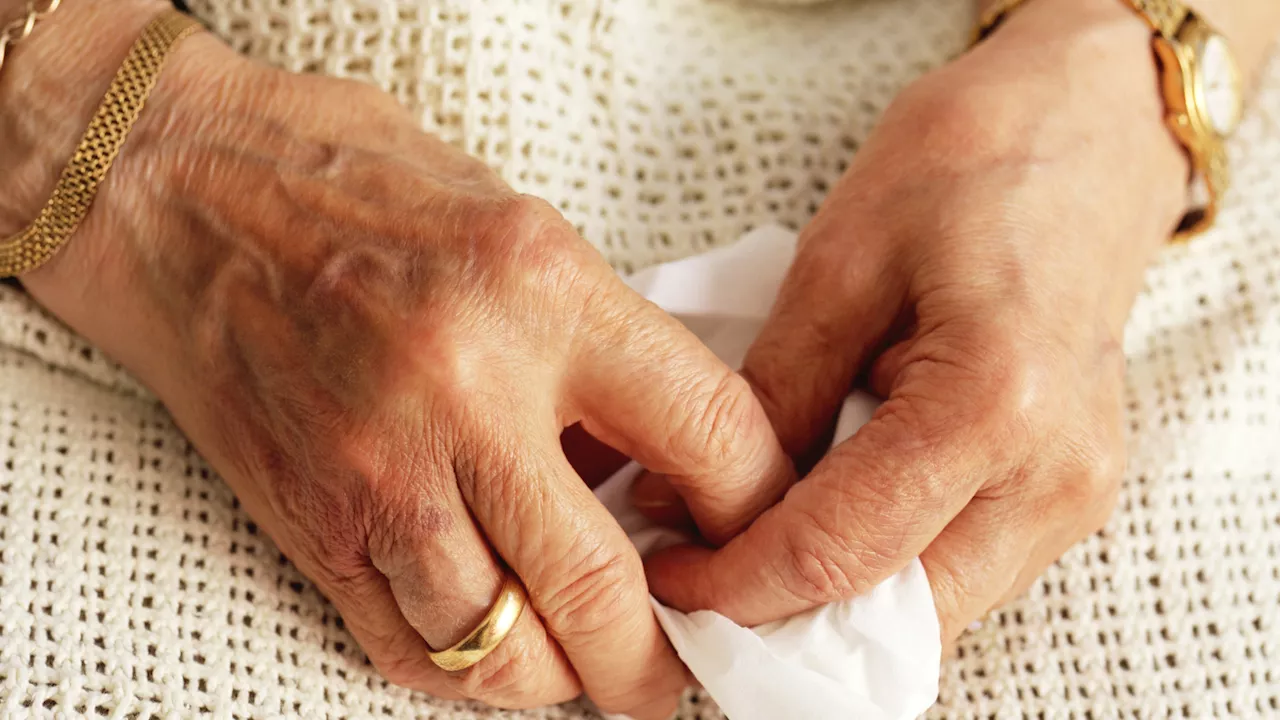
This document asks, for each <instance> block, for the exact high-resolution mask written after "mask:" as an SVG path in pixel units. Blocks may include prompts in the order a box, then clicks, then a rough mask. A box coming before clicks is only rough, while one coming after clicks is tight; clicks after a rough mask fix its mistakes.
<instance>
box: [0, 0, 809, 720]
mask: <svg viewBox="0 0 1280 720" xmlns="http://www.w3.org/2000/svg"><path fill="white" fill-rule="evenodd" d="M74 6H75V5H74V4H73V5H72V7H74ZM87 7H98V8H99V10H98V12H102V11H101V9H100V6H93V5H92V4H91V5H90V6H87ZM148 7H150V6H148ZM152 9H153V10H154V8H153V7H152ZM80 12H82V13H84V12H90V11H85V10H80ZM68 17H71V13H70V12H68ZM68 22H69V21H68ZM144 22H145V20H144ZM50 31H52V28H50ZM68 32H69V31H68ZM50 34H51V35H53V34H54V33H52V32H50ZM132 36H134V37H136V33H135V34H134V35H132ZM60 41H61V42H64V43H66V42H69V41H70V40H69V38H67V37H63V38H61V39H60ZM32 52H34V51H32ZM21 61H22V57H21V56H19V57H16V58H15V59H14V60H13V62H14V63H15V64H16V63H18V62H21ZM116 62H118V58H117V60H116ZM112 67H114V65H112ZM83 119H84V120H85V121H87V117H85V118H83ZM77 127H80V128H83V127H84V123H80V124H79V125H77ZM16 146H17V147H21V146H24V145H21V144H19V145H16ZM65 158H66V155H65V154H64V155H62V156H61V158H60V159H59V160H58V163H57V164H54V165H53V167H52V170H49V171H48V172H51V173H53V172H56V170H57V165H58V164H60V163H61V162H65ZM10 159H12V158H10ZM0 161H7V160H6V158H3V157H0ZM30 165H31V164H30V163H20V164H19V166H20V167H29V166H30ZM51 177H52V175H51V174H50V175H49V176H48V177H37V178H32V179H30V182H28V183H26V184H24V185H23V187H39V186H41V185H42V184H43V185H44V186H45V187H44V192H47V191H48V189H49V188H50V187H51V184H52V180H51ZM31 199H32V200H33V201H34V204H33V206H31V207H29V214H28V216H27V217H28V218H29V217H33V216H34V214H35V212H36V210H37V209H38V207H39V202H40V201H41V200H42V198H40V199H37V198H36V197H35V195H34V194H33V195H32V198H31ZM2 221H3V215H0V222H2ZM15 230H17V228H16V227H4V228H0V233H8V232H11V231H15ZM24 282H25V283H26V285H27V287H28V288H29V289H30V291H31V292H32V294H33V295H35V297H36V298H37V299H38V300H40V301H41V302H42V303H43V304H45V305H46V306H47V307H48V308H49V309H50V310H52V311H53V312H54V313H55V314H57V315H58V316H60V317H61V318H63V319H64V320H65V321H66V322H67V323H68V324H70V325H71V326H73V327H74V328H76V329H77V330H79V331H80V332H82V333H84V334H85V335H86V336H88V337H89V338H90V339H91V340H92V341H94V342H95V343H97V344H98V345H99V346H100V347H102V348H103V349H104V350H105V351H107V352H108V353H109V354H111V355H112V356H114V357H115V358H117V359H118V360H120V361H121V362H122V363H123V364H124V365H125V366H126V367H128V368H130V369H131V370H132V371H133V372H135V373H136V374H137V375H138V376H139V377H140V378H141V379H142V380H143V381H144V382H145V383H147V385H148V386H149V387H151V388H152V389H153V390H154V391H155V392H156V394H157V395H158V396H159V397H160V398H161V399H162V400H163V401H164V403H165V404H166V406H167V407H168V408H169V410H170V411H171V412H172V414H173V416H174V418H175V419H176V420H177V422H178V424H179V425H180V426H181V427H182V428H183V430H184V431H185V432H186V433H187V434H188V435H189V437H190V438H191V440H192V441H193V443H194V444H195V446H196V447H197V448H198V449H199V450H200V451H201V452H202V453H203V454H204V456H205V457H206V458H208V459H209V461H210V462H211V463H212V465H213V466H214V467H215V468H216V469H217V470H218V471H219V472H220V473H221V474H222V475H223V477H225V478H226V480H227V482H228V483H230V485H231V486H232V488H233V489H234V490H235V492H236V494H237V495H238V496H239V498H240V500H241V502H242V503H243V504H244V506H245V508H246V509H247V510H248V512H249V513H250V514H251V515H252V516H253V517H254V518H255V519H256V520H257V521H258V522H259V523H260V524H261V526H262V527H263V528H264V529H266V531H267V532H268V533H269V534H270V535H271V537H272V538H273V539H274V540H275V542H276V543H277V544H278V545H279V546H280V548H281V549H282V550H283V551H284V552H285V553H286V554H288V556H289V557H290V558H291V559H292V560H293V561H294V562H295V563H296V564H297V566H298V567H299V568H300V569H301V570H302V571H303V572H304V573H306V574H307V575H308V576H309V577H311V578H312V579H313V580H314V581H315V582H316V583H317V585H318V586H319V587H320V589H321V590H322V591H323V592H324V593H325V594H326V595H327V596H328V597H329V598H330V600H332V601H333V603H334V604H335V605H336V606H337V608H338V610H339V611H340V612H341V613H342V615H343V618H344V620H345V623H346V625H347V627H348V628H350V630H351V631H352V633H353V634H354V635H355V637H356V638H357V640H358V641H359V642H360V644H361V645H362V647H363V648H364V650H365V651H366V652H367V653H368V655H369V656H370V658H371V659H372V661H373V662H374V664H375V665H376V666H377V667H378V668H379V669H380V670H381V671H382V672H383V673H384V674H385V675H386V676H387V677H388V678H389V679H391V680H392V681H393V682H396V683H398V684H402V685H406V686H408V687H412V688H417V689H421V690H425V691H427V692H429V693H431V694H433V695H437V696H440V697H444V698H463V697H466V698H476V699H479V700H482V701H484V702H486V703H489V704H492V705H497V706H501V707H527V706H538V705H544V704H549V703H555V702H560V701H564V700H568V699H570V698H573V697H575V696H577V695H578V694H579V692H581V691H582V690H583V689H585V690H586V692H587V693H588V694H589V695H590V696H591V697H592V698H593V699H594V700H595V701H596V703H597V704H598V705H599V706H600V707H601V708H602V709H603V710H605V711H607V712H622V713H627V714H631V715H634V716H637V717H658V716H662V715H665V714H667V713H669V712H670V711H671V710H672V709H673V708H674V707H675V702H676V699H677V696H678V693H679V691H680V690H681V689H682V688H683V687H684V685H685V676H684V672H683V668H682V667H681V665H680V662H679V661H678V659H677V658H676V656H675V654H674V653H673V651H672V649H671V647H670V645H669V644H668V643H667V641H666V639H665V637H664V635H663V634H662V632H661V630H660V629H659V627H658V625H657V623H656V622H655V619H654V616H653V613H652V611H651V609H650V606H649V602H648V591H647V587H646V584H645V578H644V574H643V569H642V566H641V562H640V558H639V557H638V556H637V554H636V552H635V550H634V548H633V547H632V546H631V544H630V542H629V541H628V540H627V537H626V535H625V534H624V533H623V532H622V530H621V529H620V528H619V527H618V526H617V524H616V523H615V522H614V521H613V519H612V518H611V517H610V516H609V513H608V512H606V511H605V509H604V508H603V507H602V506H601V505H600V504H599V503H598V502H597V501H596V499H595V498H594V496H593V495H592V494H591V492H590V490H589V489H588V488H587V487H586V485H585V484H584V483H583V482H582V480H581V478H579V477H578V476H577V475H576V474H575V472H574V471H573V469H572V467H571V466H570V465H569V463H568V462H567V460H566V458H565V456H564V453H563V452H562V450H561V447H560V443H559V438H560V435H561V432H562V431H563V430H564V429H565V428H566V427H569V426H572V425H574V424H576V423H581V424H582V426H583V428H585V429H586V430H587V431H588V432H589V433H591V434H592V435H593V436H594V437H596V438H597V439H599V440H601V441H603V442H604V443H607V444H608V445H611V446H613V447H615V448H617V449H618V450H620V451H622V452H623V453H625V454H627V455H629V456H632V457H634V458H636V459H637V460H639V461H640V462H641V463H643V464H644V465H645V466H646V467H647V468H649V469H650V470H653V471H655V472H660V473H664V474H667V475H669V476H671V477H672V479H673V480H674V482H675V483H676V485H677V487H678V488H679V490H680V491H681V492H682V494H683V495H684V497H685V499H686V501H687V502H688V503H689V505H690V508H691V510H692V512H693V514H694V516H695V518H696V520H697V521H698V523H699V526H700V528H701V530H702V531H703V532H704V534H706V535H707V536H708V537H709V538H711V539H712V540H721V539H727V538H728V537H731V536H732V535H734V534H735V533H737V532H738V531H740V530H741V529H742V528H743V527H745V525H746V524H748V523H749V522H750V521H751V520H752V519H753V518H754V517H755V516H756V515H757V514H758V513H759V512H761V511H762V510H763V509H765V508H766V507H768V506H769V505H771V504H772V503H774V502H775V501H776V500H777V499H778V497H779V496H780V495H781V494H782V493H783V492H784V491H785V488H786V487H787V486H788V485H789V484H790V482H791V481H792V479H793V477H792V473H793V470H792V468H791V464H790V461H789V460H788V459H787V457H786V455H785V454H784V453H783V452H782V449H781V447H780V446H779V444H778V441H777V440H776V438H775V436H774V433H773V431H772V430H771V428H770V425H769V421H768V419H767V417H766V416H765V414H764V411H763V410H762V408H761V407H760V405H759V404H758V403H757V402H756V400H755V398H754V396H753V395H752V393H751V391H750V389H749V387H748V386H747V384H746V383H745V382H744V381H743V380H742V379H741V378H740V377H739V376H738V375H736V374H735V373H733V372H732V371H731V370H730V369H729V368H728V367H726V366H724V365H723V364H722V363H720V362H719V361H718V360H717V359H716V358H715V357H714V356H712V355H711V353H710V352H709V351H708V350H706V349H705V348H704V347H703V346H702V345H701V344H700V343H698V342H697V340H696V339H695V338H694V337H693V336H692V335H691V334H690V333H689V332H688V331H686V330H685V329H684V328H683V327H682V326H681V325H680V324H679V323H677V322H676V321H675V320H673V319H672V318H670V317H669V316H667V315H666V314H665V313H663V312H661V311H660V310H659V309H658V308H656V307H654V306H653V305H652V304H650V303H647V302H646V301H644V300H643V299H642V298H641V297H639V296H638V295H636V294H635V293H633V292H632V291H630V290H629V289H627V288H626V287H625V285H624V284H623V283H622V282H621V281H620V280H619V279H618V278H617V276H616V275H615V274H614V272H613V271H612V270H611V269H610V267H609V266H608V264H607V263H605V262H604V260H603V259H602V258H601V257H600V255H599V254H598V253H597V252H596V251H595V250H594V249H593V248H592V247H591V246H590V245H588V244H587V243H586V242H584V241H583V240H582V239H581V238H579V237H578V236H577V235H576V234H575V232H574V230H573V228H572V227H571V226H570V225H569V224H568V223H567V222H565V221H564V220H563V219H562V218H561V217H560V216H559V215H558V214H557V213H556V212H555V211H554V210H552V209H551V208H550V207H549V206H547V205H546V204H544V203H542V202H540V201H537V200H533V199H530V198H528V197H523V196H520V195H518V194H516V193H515V192H513V191H512V190H511V189H510V188H509V187H507V186H506V185H505V184H503V182H502V181H501V180H500V179H499V178H498V177H497V176H495V175H494V174H493V173H491V172H490V171H489V170H488V169H487V168H486V167H485V166H484V165H482V164H481V163H479V162H477V161H475V160H472V159H471V158H468V157H466V156H464V155H462V154H460V153H459V152H457V151H455V150H453V149H451V148H450V147H448V146H447V145H445V144H444V143H442V142H440V141H438V140H436V139H434V138H431V137H429V136H427V135H424V134H422V133H421V132H419V130H418V129H417V128H416V127H415V125H414V123H413V121H412V120H411V118H410V117H409V115H408V114H407V113H406V112H404V111H403V110H402V109H401V108H399V107H398V106H397V105H396V104H395V103H394V102H393V101H392V100H391V99H390V98H388V97H387V96H386V95H384V94H382V93H381V92H378V91H376V90H373V89H370V88H368V87H365V86H361V85H357V84H354V83H350V82H344V81H338V80H333V79H326V78H319V77H306V76H295V75H289V74H285V73H283V72H279V71H276V70H273V69H269V68H266V67H262V66H257V65H254V64H251V63H249V62H248V61H246V60H243V59H241V58H238V57H237V56H235V55H234V54H233V53H231V52H230V51H229V50H228V49H226V48H224V47H222V46H221V45H219V44H218V43H217V42H216V41H215V40H214V39H213V38H212V37H210V36H208V35H204V36H197V37H195V38H192V39H190V40H188V41H187V42H186V43H184V44H183V45H182V46H180V47H179V49H178V50H177V51H176V53H175V54H174V55H173V56H172V59H171V61H170V65H169V67H168V68H167V69H166V71H165V73H164V75H163V76H162V77H161V80H160V83H159V85H158V86H157V88H156V90H155V92H154V94H153V95H152V98H151V101H150V103H149V105H148V106H147V109H146V111H145V112H144V114H143V117H142V118H141V120H140V121H139V124H138V125H137V126H136V127H135V130H134V134H133V135H132V136H131V138H130V140H129V142H128V144H127V145H126V146H125V148H124V151H123V153H122V155H121V157H120V159H119V160H118V161H117V163H116V166H115V167H114V168H113V170H112V173H111V175H110V176H109V178H108V181H107V183H106V184H105V185H104V187H103V189H102V193H101V194H100V195H99V197H98V199H97V201H96V204H95V205H94V207H93V209H92V211H91V213H90V215H89V217H88V219H87V221H86V223H85V225H84V226H82V228H81V229H80V231H79V232H78V233H77V234H76V236H75V237H73V238H72V239H71V240H70V242H69V243H68V245H67V246H66V247H65V248H63V250H62V251H61V252H60V253H59V254H58V255H57V256H56V257H55V258H54V260H53V261H52V262H51V263H49V264H48V265H46V266H45V267H43V268H41V269H39V270H38V271H36V272H34V273H32V274H30V275H28V276H27V277H25V278H24ZM503 565H506V566H509V567H510V568H511V569H512V571H513V572H515V573H516V574H517V575H518V576H519V577H520V579H521V580H522V581H523V583H524V584H525V586H526V587H527V588H528V591H529V595H530V606H529V608H528V609H526V611H525V613H524V614H523V615H522V617H521V619H520V621H519V623H518V624H517V626H516V628H515V629H514V630H513V631H512V633H511V635H510V636H508V637H507V639H506V640H505V641H504V642H503V643H502V644H501V645H500V646H499V647H498V649H497V650H496V651H495V652H494V653H493V654H492V655H490V656H489V657H488V658H486V659H485V660H483V661H482V662H481V663H480V664H478V665H477V666H475V667H474V668H472V669H470V670H467V671H464V672H462V673H457V674H448V673H445V672H443V671H441V670H439V669H437V668H436V667H435V666H434V665H432V664H431V662H430V661H429V659H428V658H427V652H428V646H430V647H433V648H437V649H440V648H444V647H447V646H449V645H451V644H452V643H454V642H456V641H457V640H459V639H460V638H461V637H463V636H465V635H466V634H467V633H468V632H469V631H470V629H471V628H473V627H474V626H475V624H476V623H477V622H478V621H479V620H480V618H481V617H482V616H483V615H484V614H485V612H486V611H487V610H488V608H489V607H490V605H491V603H492V602H493V599H494V597H495V594H496V592H497V589H498V587H499V585H500V583H501V580H502V574H503V572H504V570H503Z"/></svg>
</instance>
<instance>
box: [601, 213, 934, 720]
mask: <svg viewBox="0 0 1280 720" xmlns="http://www.w3.org/2000/svg"><path fill="white" fill-rule="evenodd" d="M794 255H795V236H794V235H793V234H792V233H790V232H789V231H787V230H784V229H782V228H778V227H766V228H761V229H759V230H756V231H754V232H751V233H749V234H747V235H746V236H744V237H743V238H742V239H741V240H739V241H738V242H737V243H736V244H734V245H731V246H729V247H725V248H721V249H717V250H713V251H711V252H707V253H705V254H702V255H699V256H696V257H693V258H689V259H686V260H681V261H679V262H673V263H667V264H665V265H658V266H656V267H653V268H649V269H648V270H645V271H643V272H640V273H637V274H635V275H632V276H631V277H629V278H627V283H628V284H629V285H630V286H631V287H632V288H634V289H635V290H636V291H638V292H640V293H641V294H642V295H644V296H645V297H647V298H648V299H649V300H651V301H653V302H654V303H656V304H657V305H659V306H660V307H662V308H663V309H665V310H667V311H668V312H670V313H671V314H673V315H674V316H676V317H677V318H679V319H680V320H681V321H682V322H683V323H685V325H686V326H688V327H689V328H690V329H691V330H692V331H693V332H694V333H695V334H697V335H698V337H699V338H700V339H701V340H702V341H703V342H704V343H706V344H707V346H708V347H710V348H711V349H712V350H713V351H714V352H715V353H716V354H717V355H718V356H719V357H720V358H721V359H722V360H724V361H725V362H726V363H728V364H729V365H730V366H731V367H738V366H739V365H740V364H741V362H742V358H743V356H744V355H745V354H746V351H747V348H748V347H749V346H750V344H751V341H752V339H754V338H755V336H756V334H757V332H758V331H759V329H760V327H761V325H762V324H763V322H764V319H765V318H766V317H767V316H768V313H769V309H770V307H771V306H772V304H773V299H774V297H775V296H776V295H777V292H778V288H779V286H780V285H781V283H782V279H783V275H784V274H785V272H786V269H787V267H788V266H789V265H790V263H791V259H792V257H793V256H794ZM876 404H877V401H876V400H875V399H874V398H872V397H871V396H869V395H866V394H862V393H854V394H853V395H851V396H850V397H849V398H848V399H847V400H846V401H845V403H844V407H843V409H842V410H841V413H840V418H839V421H838V423H837V426H836V433H835V442H840V441H841V440H844V439H845V438H847V437H849V436H851V435H853V433H854V432H855V431H856V430H857V429H858V427H860V426H861V425H862V424H863V423H865V422H866V421H867V420H868V419H870V417H871V413H872V412H873V411H874V410H875V408H876ZM640 471H641V468H640V467H639V466H637V465H636V464H635V463H632V464H630V465H628V466H626V467H624V468H623V469H621V470H619V471H618V472H617V473H615V474H614V475H613V476H612V477H610V478H609V479H608V480H607V481H605V483H604V484H602V485H601V486H600V487H598V488H597V489H596V495H597V496H598V497H599V498H600V500H601V502H602V503H603V504H604V505H605V506H606V507H607V508H609V510H610V511H611V512H612V513H613V515H614V517H615V518H616V519H617V520H618V523H619V524H620V525H621V526H622V529H623V530H625V531H626V532H627V534H628V535H629V536H630V537H631V540H632V542H634V543H635V545H636V547H637V549H639V551H640V553H641V555H647V554H649V553H651V552H654V551H656V550H658V549H661V548H663V547H667V546H669V545H671V544H674V543H676V542H680V541H682V540H687V539H688V538H685V537H682V536H681V535H680V534H679V533H677V532H675V531H672V530H669V529H666V528H662V527H657V526H654V525H653V524H652V523H650V522H649V521H648V520H647V519H645V518H644V516H642V515H641V514H640V513H639V512H638V511H636V510H635V509H634V508H633V507H631V504H630V502H629V501H628V489H629V488H630V486H631V483H632V482H634V480H635V478H636V477H637V476H638V475H639V474H640ZM651 601H652V603H653V608H654V612H655V613H656V614H657V617H658V621H659V622H660V623H661V625H662V629H663V630H664V631H666V633H667V636H668V637H669V638H670V639H671V644H672V645H673V646H674V647H675V649H676V652H677V653H679V655H680V659H681V660H683V661H684V663H685V665H687V666H688V668H689V670H690V671H691V672H692V673H693V675H694V677H696V678H697V679H698V681H699V682H700V683H702V686H703V687H704V688H705V689H706V691H707V693H708V694H710V695H711V697H712V699H714V700H715V701H716V703H718V704H719V705H720V708H721V710H723V711H724V713H725V715H727V716H728V717H729V718H730V720H782V719H788V720H789V719H791V718H797V719H801V720H827V719H831V720H836V719H837V718H838V719H840V720H898V719H903V720H905V719H906V718H915V717H917V716H919V715H920V714H921V713H922V712H924V711H925V710H926V709H928V708H929V706H931V705H932V704H933V703H934V701H935V700H936V699H937V696H938V669H939V663H940V661H941V654H942V648H941V643H940V640H939V627H938V618H937V614H936V612H935V610H934V606H933V596H932V593H931V592H930V589H929V581H928V578H926V577H925V573H924V567H923V566H922V565H921V564H920V561H919V560H913V561H912V562H911V564H910V565H908V566H907V567H906V568H905V569H904V570H902V571H901V572H900V573H898V574H897V575H895V576H893V577H891V578H889V579H888V580H886V581H884V582H883V583H881V584H880V585H879V586H877V587H876V588H875V589H874V590H872V591H871V592H870V593H867V594H866V595H863V596H861V597H856V598H852V599H849V600H843V601H840V602H834V603H831V604H829V605H825V606H823V607H818V608H814V609H813V610H810V611H808V612H805V613H801V614H799V615H796V616H794V617H791V618H789V619H786V620H780V621H777V622H772V623H769V624H767V625H761V626H759V627H755V628H744V627H741V626H739V625H737V624H735V623H734V622H733V621H731V620H729V619H728V618H726V617H724V616H723V615H720V614H719V613H716V612H712V611H708V610H702V611H698V612H693V613H689V614H685V613H682V612H678V611H676V610H673V609H671V608H667V607H664V606H663V605H662V604H661V603H659V602H658V601H657V599H651Z"/></svg>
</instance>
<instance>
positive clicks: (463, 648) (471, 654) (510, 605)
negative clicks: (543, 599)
mask: <svg viewBox="0 0 1280 720" xmlns="http://www.w3.org/2000/svg"><path fill="white" fill-rule="evenodd" d="M527 599H528V596H527V595H526V594H525V592H524V586H523V585H521V584H520V580H519V579H518V578H517V577H516V576H515V575H513V574H512V573H509V572H508V573H507V577H506V579H505V580H504V581H503V583H502V588H501V589H499V590H498V599H497V600H495V601H494V602H493V607H491V608H489V612H488V614H486V615H485V616H484V619H483V620H481V621H480V624H479V625H477V626H476V629H475V630H472V631H471V633H470V634H469V635H467V636H466V637H465V638H463V639H462V640H461V641H460V642H459V643H458V644H456V645H454V646H453V647H451V648H448V649H447V650H441V651H439V652H433V653H429V654H428V655H427V657H429V658H431V662H433V663H435V664H436V665H437V666H439V667H440V669H442V670H445V671H448V672H457V671H458V670H466V669H467V668H469V667H471V666H472V665H475V664H476V663H478V662H480V661H481V660H483V659H484V658H485V656H486V655H488V654H489V653H491V652H493V649H494V648H496V647H498V645H500V644H501V643H502V640H503V639H504V638H506V637H507V633H509V632H511V628H513V627H515V626H516V620H519V619H520V613H521V612H523V611H524V606H525V603H526V601H527Z"/></svg>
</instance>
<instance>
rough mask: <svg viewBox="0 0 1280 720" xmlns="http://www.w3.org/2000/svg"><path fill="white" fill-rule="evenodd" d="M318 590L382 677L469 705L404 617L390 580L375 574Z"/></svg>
mask: <svg viewBox="0 0 1280 720" xmlns="http://www.w3.org/2000/svg"><path fill="white" fill-rule="evenodd" d="M318 584H319V585H320V586H321V590H322V591H323V592H324V594H325V597H327V598H329V600H330V601H331V602H332V603H333V605H334V607H336V608H337V609H338V612H339V613H340V614H341V615H342V622H343V624H344V625H345V626H346V628H347V629H348V630H350V631H351V634H352V635H353V636H354V637H355V639H356V642H358V643H359V644H360V648H361V649H362V650H364V652H365V655H367V656H368V657H369V661H370V662H372V663H373V665H374V667H376V668H377V669H378V672H379V673H381V674H382V676H383V677H385V678H386V679H387V680H389V681H391V682H392V683H395V684H396V685H399V686H401V687H406V688H410V689H412V690H420V691H422V692H425V693H427V694H429V695H432V696H434V697H438V698H441V699H444V700H462V699H465V697H464V696H463V695H462V694H460V693H459V692H457V691H456V690H455V689H454V688H453V687H452V683H450V682H449V678H447V677H446V676H445V674H444V672H443V671H441V670H440V668H438V667H436V666H435V665H434V664H433V663H432V662H431V660H430V659H429V658H428V657H427V653H428V652H430V650H431V649H430V648H429V647H427V643H426V641H424V640H423V639H422V636H421V635H420V634H418V631H417V630H415V629H414V627H413V626H412V625H410V624H409V621H408V620H406V619H405V617H404V615H403V614H402V613H401V612H400V606H399V604H398V603H397V602H396V599H395V597H394V595H392V592H391V587H390V585H389V584H388V583H387V579H386V578H385V577H384V576H383V575H382V574H381V573H379V572H378V571H377V570H376V569H375V568H372V567H370V568H367V569H366V570H364V571H362V572H358V573H355V574H353V575H351V576H349V577H345V578H342V579H340V580H333V581H329V582H319V583H318Z"/></svg>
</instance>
